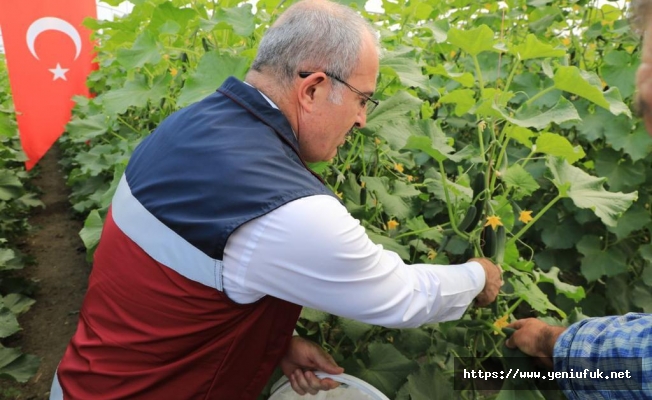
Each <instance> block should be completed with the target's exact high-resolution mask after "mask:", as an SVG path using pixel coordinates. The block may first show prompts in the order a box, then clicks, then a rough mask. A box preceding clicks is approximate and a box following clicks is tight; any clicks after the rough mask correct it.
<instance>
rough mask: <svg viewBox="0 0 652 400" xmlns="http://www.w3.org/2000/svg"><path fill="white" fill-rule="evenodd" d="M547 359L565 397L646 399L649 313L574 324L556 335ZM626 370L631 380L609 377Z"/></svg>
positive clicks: (651, 331) (651, 333) (649, 389)
mask: <svg viewBox="0 0 652 400" xmlns="http://www.w3.org/2000/svg"><path fill="white" fill-rule="evenodd" d="M553 358H554V370H555V374H557V377H556V381H557V383H558V384H559V386H560V388H561V389H562V390H563V391H564V394H565V395H566V396H567V397H568V398H569V399H612V398H613V399H616V398H617V399H649V398H652V315H651V314H640V313H629V314H625V315H622V316H612V317H600V318H589V319H585V320H583V321H580V322H577V323H575V324H573V325H571V326H570V327H569V328H568V329H567V330H566V331H564V332H563V333H562V334H561V335H560V336H559V338H557V341H556V343H555V348H554V352H553ZM585 371H586V373H585ZM626 371H628V372H629V375H630V376H631V378H627V377H626V376H623V377H622V378H618V377H617V376H612V373H613V372H616V373H617V372H626ZM559 373H562V374H559ZM563 373H565V375H563Z"/></svg>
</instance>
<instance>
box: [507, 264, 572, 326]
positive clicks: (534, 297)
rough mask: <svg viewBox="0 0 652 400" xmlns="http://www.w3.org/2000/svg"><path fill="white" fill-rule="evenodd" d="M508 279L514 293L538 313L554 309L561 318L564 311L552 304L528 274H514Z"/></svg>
mask: <svg viewBox="0 0 652 400" xmlns="http://www.w3.org/2000/svg"><path fill="white" fill-rule="evenodd" d="M508 281H509V282H510V283H511V285H512V286H513V287H514V294H515V295H517V296H518V297H520V298H522V299H523V300H525V301H526V302H527V303H528V304H529V305H530V306H532V308H533V309H535V310H536V311H538V312H540V313H544V314H545V313H547V312H548V311H555V312H557V314H559V315H560V316H561V317H562V318H564V317H565V316H566V313H565V312H564V311H562V310H561V309H559V308H558V307H557V306H555V305H554V304H552V303H551V302H550V300H549V299H548V297H547V296H546V295H545V293H543V292H542V291H541V289H540V288H539V286H537V285H536V284H535V283H534V282H533V281H532V279H530V277H529V276H527V275H525V274H520V275H515V276H512V277H510V278H508Z"/></svg>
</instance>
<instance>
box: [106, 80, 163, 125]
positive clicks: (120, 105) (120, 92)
mask: <svg viewBox="0 0 652 400" xmlns="http://www.w3.org/2000/svg"><path fill="white" fill-rule="evenodd" d="M170 80H171V76H169V75H165V76H162V77H159V78H158V79H157V80H156V81H155V82H154V84H153V85H152V86H150V85H149V83H148V82H147V78H146V77H145V76H144V75H138V76H136V78H134V80H131V81H127V83H126V84H125V86H124V87H123V88H122V89H117V90H110V91H108V92H106V93H105V94H103V95H102V104H103V105H104V109H105V111H106V113H107V114H108V115H114V114H122V113H124V112H125V111H127V109H128V108H129V107H138V108H144V107H145V106H147V103H148V102H149V101H160V100H161V98H162V97H165V95H166V94H167V92H168V86H169V83H170Z"/></svg>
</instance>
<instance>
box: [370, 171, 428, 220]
mask: <svg viewBox="0 0 652 400" xmlns="http://www.w3.org/2000/svg"><path fill="white" fill-rule="evenodd" d="M360 180H362V181H363V182H365V184H366V187H367V190H368V191H371V192H373V193H374V195H375V196H376V197H377V199H378V201H379V202H380V203H381V204H382V206H383V210H384V211H385V213H386V214H387V215H389V216H393V217H396V218H399V219H404V218H410V217H412V216H413V214H414V211H413V210H412V206H411V204H409V202H408V201H407V200H406V199H410V198H412V197H414V196H417V195H419V194H421V192H420V191H418V190H417V189H415V188H414V186H409V185H407V184H405V183H403V182H401V181H394V182H393V185H392V184H390V180H389V178H388V177H370V176H363V177H361V178H360ZM392 186H393V187H392Z"/></svg>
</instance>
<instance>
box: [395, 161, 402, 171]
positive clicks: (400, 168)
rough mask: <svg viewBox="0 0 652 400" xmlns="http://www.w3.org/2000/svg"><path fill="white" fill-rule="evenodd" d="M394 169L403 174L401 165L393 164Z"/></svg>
mask: <svg viewBox="0 0 652 400" xmlns="http://www.w3.org/2000/svg"><path fill="white" fill-rule="evenodd" d="M394 169H395V170H397V171H398V172H400V173H403V164H399V163H394Z"/></svg>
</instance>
